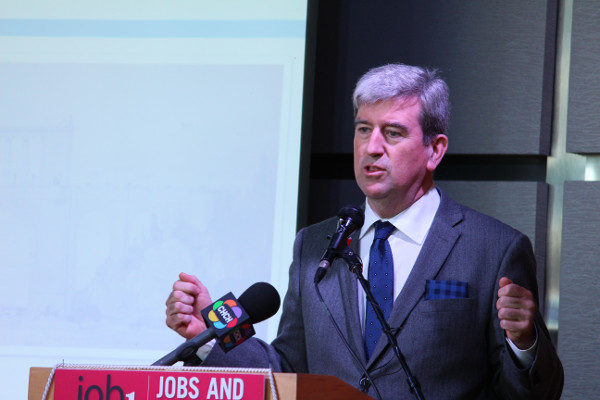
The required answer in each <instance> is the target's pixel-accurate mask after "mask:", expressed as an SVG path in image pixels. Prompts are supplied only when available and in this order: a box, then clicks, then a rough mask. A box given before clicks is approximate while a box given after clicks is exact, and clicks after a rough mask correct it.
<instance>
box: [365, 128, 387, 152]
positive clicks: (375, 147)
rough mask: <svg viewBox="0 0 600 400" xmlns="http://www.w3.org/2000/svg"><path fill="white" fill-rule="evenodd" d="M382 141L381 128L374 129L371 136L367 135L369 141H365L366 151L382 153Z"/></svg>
mask: <svg viewBox="0 0 600 400" xmlns="http://www.w3.org/2000/svg"><path fill="white" fill-rule="evenodd" d="M384 142H385V140H384V137H383V133H382V132H381V130H380V129H374V130H373V132H372V133H371V136H369V142H368V143H367V152H368V153H369V154H382V153H383V144H384Z"/></svg>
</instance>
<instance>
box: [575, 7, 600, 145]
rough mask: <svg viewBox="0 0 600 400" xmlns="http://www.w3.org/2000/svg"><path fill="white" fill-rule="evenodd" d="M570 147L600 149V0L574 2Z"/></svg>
mask: <svg viewBox="0 0 600 400" xmlns="http://www.w3.org/2000/svg"><path fill="white" fill-rule="evenodd" d="M571 40H572V42H571V74H570V81H569V111H568V122H567V123H568V135H567V151H569V152H572V153H600V3H599V2H598V1H597V0H578V1H575V2H573V33H572V36H571Z"/></svg>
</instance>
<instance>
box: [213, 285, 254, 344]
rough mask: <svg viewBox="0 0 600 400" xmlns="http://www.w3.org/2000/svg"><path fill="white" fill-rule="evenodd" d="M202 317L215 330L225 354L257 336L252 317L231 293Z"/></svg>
mask: <svg viewBox="0 0 600 400" xmlns="http://www.w3.org/2000/svg"><path fill="white" fill-rule="evenodd" d="M202 317H203V318H204V322H206V326H207V327H212V328H213V329H214V330H215V332H216V336H217V337H216V338H217V342H219V345H220V346H221V348H222V349H223V351H224V352H228V351H229V350H231V349H233V348H234V347H235V346H237V345H239V344H240V343H242V342H243V341H244V340H246V339H248V338H249V337H251V336H253V335H254V334H255V331H254V327H253V326H252V321H251V319H250V316H249V315H248V313H247V312H246V310H244V309H243V308H242V306H241V305H240V303H239V301H238V300H237V299H236V298H235V296H234V295H233V294H232V293H231V292H229V293H227V294H226V295H225V296H223V297H221V298H220V299H219V300H217V301H215V302H214V303H213V304H212V305H210V306H208V307H206V308H205V309H204V310H202Z"/></svg>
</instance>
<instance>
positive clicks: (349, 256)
mask: <svg viewBox="0 0 600 400" xmlns="http://www.w3.org/2000/svg"><path fill="white" fill-rule="evenodd" d="M342 258H343V259H344V261H346V264H348V268H350V271H351V272H353V273H354V274H355V275H356V278H357V279H358V281H359V282H360V284H361V286H362V288H363V290H364V291H365V294H366V296H367V301H368V302H369V304H371V307H373V310H374V311H375V315H376V316H377V319H378V320H379V323H380V324H381V327H382V329H383V332H384V333H385V335H386V336H387V339H388V342H389V344H390V345H391V346H392V349H393V350H394V354H395V355H396V358H397V359H398V361H400V365H401V366H402V369H403V370H404V373H405V374H406V381H407V382H408V386H409V387H410V391H411V393H413V394H414V395H415V397H416V398H417V399H419V400H425V397H423V393H421V386H420V385H419V382H418V381H417V377H416V376H414V375H413V374H412V372H411V371H410V368H409V367H408V364H407V363H406V359H405V358H404V355H403V354H402V352H401V351H400V347H399V346H398V341H397V340H396V337H395V336H394V335H393V334H392V329H391V328H390V325H389V324H388V323H387V321H386V320H385V318H384V316H383V312H382V311H381V307H379V304H378V303H377V300H375V297H374V296H373V292H371V288H370V287H369V282H368V281H367V280H366V279H365V277H364V276H363V273H362V271H363V263H362V260H361V259H360V257H359V256H358V254H356V253H354V252H353V251H352V250H351V249H350V248H349V247H348V246H346V248H345V249H344V251H343V252H342Z"/></svg>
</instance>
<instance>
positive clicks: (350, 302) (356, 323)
mask: <svg viewBox="0 0 600 400" xmlns="http://www.w3.org/2000/svg"><path fill="white" fill-rule="evenodd" d="M358 235H359V232H354V233H352V235H350V237H351V238H352V241H351V243H350V248H351V249H352V250H353V251H354V252H356V253H358V248H359V246H358ZM327 277H330V279H327ZM319 285H320V290H321V293H322V295H323V299H324V300H325V303H326V304H327V307H329V308H330V309H331V314H332V315H333V316H334V318H335V320H336V322H337V323H338V325H339V326H340V329H341V330H342V332H343V334H344V337H345V338H347V340H348V343H349V344H350V347H351V348H352V350H353V351H354V352H355V353H356V355H357V356H358V357H359V358H360V359H361V360H362V361H363V362H366V357H365V351H364V343H363V335H362V330H361V329H360V327H361V326H362V323H361V322H360V316H359V312H358V287H357V285H358V282H357V281H356V275H355V274H354V273H352V272H351V271H350V269H349V268H348V265H347V264H346V262H345V261H344V260H343V259H341V258H340V259H337V260H335V261H334V262H333V264H332V265H331V267H330V268H329V272H328V273H327V275H326V278H325V279H323V281H321V283H320V284H319ZM357 327H358V328H357Z"/></svg>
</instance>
